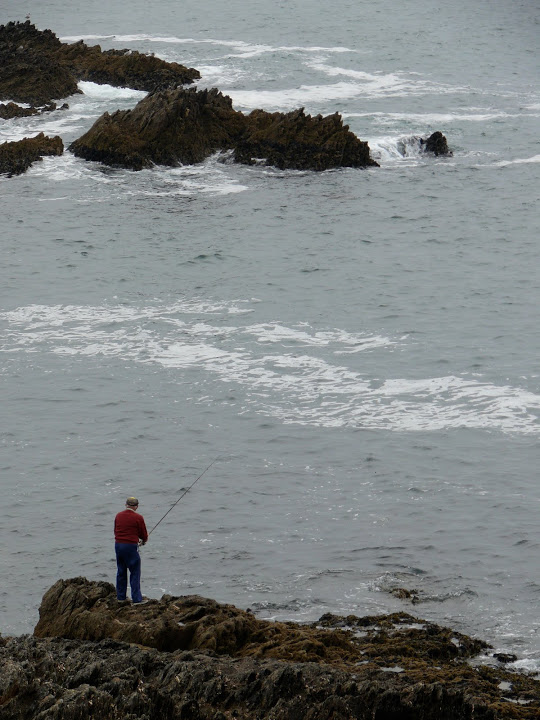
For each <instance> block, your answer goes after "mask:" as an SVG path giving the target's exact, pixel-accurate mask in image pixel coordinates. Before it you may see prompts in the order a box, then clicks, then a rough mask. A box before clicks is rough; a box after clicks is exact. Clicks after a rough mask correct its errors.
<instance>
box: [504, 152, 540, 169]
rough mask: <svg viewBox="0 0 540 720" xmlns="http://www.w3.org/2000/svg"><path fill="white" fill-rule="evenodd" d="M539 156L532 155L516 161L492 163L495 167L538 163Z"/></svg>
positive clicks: (539, 160)
mask: <svg viewBox="0 0 540 720" xmlns="http://www.w3.org/2000/svg"><path fill="white" fill-rule="evenodd" d="M539 162H540V155H534V156H533V157H530V158H519V159H517V160H501V161H500V162H497V163H494V165H495V166H496V167H507V166H508V165H524V164H527V163H539Z"/></svg>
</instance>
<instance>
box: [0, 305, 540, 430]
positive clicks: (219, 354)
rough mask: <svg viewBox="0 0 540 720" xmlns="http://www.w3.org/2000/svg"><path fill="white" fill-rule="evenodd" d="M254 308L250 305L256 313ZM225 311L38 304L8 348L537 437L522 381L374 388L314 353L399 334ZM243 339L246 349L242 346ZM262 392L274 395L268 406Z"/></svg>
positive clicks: (296, 407) (318, 419)
mask: <svg viewBox="0 0 540 720" xmlns="http://www.w3.org/2000/svg"><path fill="white" fill-rule="evenodd" d="M245 305H247V303H246V304H245ZM245 305H244V311H245V312H249V310H248V309H247V308H246V307H245ZM222 311H223V308H221V307H219V306H218V305H215V306H212V305H210V306H209V305H208V304H207V303H203V302H201V303H197V301H195V302H194V301H191V302H189V303H186V304H185V305H183V304H176V305H174V306H172V307H165V308H158V307H148V308H142V309H136V308H125V307H106V306H103V307H99V308H95V307H76V306H71V307H58V306H57V307H43V306H30V307H25V308H19V309H17V310H15V311H13V312H9V313H4V314H3V315H2V316H0V317H3V318H4V319H5V320H7V321H8V323H9V325H10V326H11V328H12V330H11V332H10V333H9V335H8V341H9V342H8V343H7V344H5V345H4V346H3V348H2V349H3V351H4V352H7V353H10V352H17V351H24V352H36V351H43V349H46V351H47V352H52V353H55V354H58V355H83V356H96V355H99V356H104V357H105V358H106V357H118V356H120V357H122V358H123V359H125V360H126V361H128V360H129V361H133V362H144V363H156V364H158V365H161V366H163V367H165V368H168V369H175V370H179V371H182V370H185V369H186V368H191V367H197V368H199V369H202V368H204V370H205V372H206V373H207V374H208V375H210V376H217V377H218V378H220V379H221V380H222V381H223V382H226V383H231V382H234V383H235V384H237V385H238V387H239V388H241V389H242V392H243V393H244V394H245V402H246V403H247V404H248V405H251V406H254V407H255V409H258V411H259V412H263V413H265V414H268V415H270V416H271V417H274V418H277V419H279V420H281V421H282V422H285V423H299V424H302V425H314V426H323V427H344V426H352V427H363V428H366V429H379V430H380V429H385V430H444V429H449V428H484V429H497V430H501V431H504V432H520V433H533V434H538V431H539V429H540V428H539V426H538V423H537V413H538V410H539V409H540V396H538V395H535V394H534V393H531V392H527V391H525V390H523V389H521V388H514V387H508V386H495V385H492V384H489V383H485V382H481V381H479V380H476V379H474V378H464V377H463V378H462V377H456V376H452V375H450V376H446V377H435V378H425V379H415V380H408V379H405V378H391V379H387V380H385V381H384V382H383V383H382V384H380V386H379V387H372V385H371V383H370V381H369V379H368V378H366V377H363V376H362V375H361V374H359V373H357V372H354V371H352V370H350V369H348V368H347V367H346V366H344V365H342V364H337V363H335V362H333V361H332V362H328V360H324V359H321V358H320V357H317V356H314V355H311V354H309V350H310V348H317V347H324V348H325V350H326V353H327V354H328V355H330V356H331V355H343V354H348V353H351V352H354V353H357V352H361V351H370V350H373V349H374V348H379V349H381V348H389V349H392V348H393V347H394V346H395V345H396V344H397V343H396V342H395V341H392V340H390V339H389V338H384V337H370V336H366V337H363V336H358V335H356V336H355V335H352V334H350V333H347V332H344V331H339V330H325V331H322V332H321V331H319V332H313V333H309V332H307V331H306V330H304V329H300V328H294V327H285V326H283V325H281V324H279V323H275V324H265V325H240V326H230V325H228V326H227V325H221V324H220V325H212V324H209V323H207V322H201V321H200V320H199V317H200V315H201V314H203V315H204V314H209V315H213V316H216V315H218V316H219V315H220V314H221V313H222ZM237 311H238V309H237V306H236V305H234V306H232V307H230V308H226V312H227V313H229V314H230V313H231V312H233V313H234V312H237ZM192 314H194V315H195V316H196V319H195V321H193V320H192V319H191V317H190V316H191V315H192ZM157 323H159V324H160V327H159V329H158V330H157V331H156V330H154V327H153V326H155V325H156V324H157ZM171 326H172V329H171ZM216 340H219V341H218V342H217V341H216ZM253 341H254V344H253ZM239 343H241V344H242V345H243V347H244V348H245V349H242V350H241V351H239V350H238V349H237V346H238V344H239ZM400 344H406V341H405V340H402V341H401V342H400ZM267 348H269V349H270V348H271V349H272V353H268V351H267ZM291 349H294V352H291ZM265 351H266V352H265ZM182 377H183V376H182V374H181V375H180V381H181V378H182ZM261 394H263V395H264V397H265V401H264V403H263V404H262V406H261V407H259V402H260V395H261Z"/></svg>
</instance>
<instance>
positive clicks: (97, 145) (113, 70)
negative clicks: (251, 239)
mask: <svg viewBox="0 0 540 720" xmlns="http://www.w3.org/2000/svg"><path fill="white" fill-rule="evenodd" d="M198 79H200V73H199V72H198V70H196V69H195V68H188V67H185V66H183V65H180V64H178V63H174V62H173V63H170V62H166V61H164V60H160V59H159V58H156V57H154V56H153V55H145V54H143V53H139V52H137V51H134V50H129V49H126V48H124V49H120V50H105V51H104V50H102V49H101V47H100V46H99V45H96V46H93V47H89V46H87V45H86V44H85V43H84V42H83V41H82V40H81V41H79V42H76V43H72V44H67V43H62V42H61V41H60V40H59V39H58V38H57V36H56V35H55V34H54V33H53V32H52V31H51V30H43V31H42V30H38V29H37V28H36V27H35V26H34V25H32V24H31V23H30V21H26V22H25V23H18V22H10V23H8V24H7V25H1V26H0V101H1V100H8V101H9V102H8V103H7V104H2V105H0V119H4V120H10V119H13V118H17V117H24V116H27V115H34V114H40V113H41V112H46V111H51V112H53V111H55V110H56V104H55V103H53V102H52V101H53V100H59V99H65V98H66V97H69V96H70V95H73V94H76V93H80V92H81V90H80V89H79V87H78V82H79V81H81V80H86V81H91V82H95V83H101V84H104V83H106V84H110V85H113V86H115V87H129V88H133V89H136V90H144V91H147V92H148V96H147V97H145V98H144V99H143V100H141V101H140V102H139V103H138V104H137V106H136V107H135V108H134V109H133V110H127V111H117V112H115V113H113V114H112V115H110V114H109V113H105V114H104V115H102V116H101V117H100V118H99V119H98V120H97V121H96V122H95V123H94V125H93V127H92V128H90V130H89V131H88V132H86V133H85V134H84V135H83V136H82V137H81V138H78V139H77V140H75V141H74V142H73V143H71V145H70V147H69V149H70V151H71V152H73V153H74V154H75V155H77V156H79V157H82V158H85V159H86V160H92V161H98V162H101V163H104V164H106V165H110V166H113V167H121V168H128V169H131V170H141V169H143V168H150V167H153V166H154V165H169V166H175V165H179V164H192V163H198V162H201V161H202V160H204V159H205V158H206V157H208V156H209V155H211V154H213V153H216V152H222V153H227V152H229V153H232V158H233V160H234V162H237V163H242V164H247V165H253V164H265V165H271V166H274V167H277V168H280V169H295V170H314V171H322V170H328V169H331V168H343V167H351V168H366V167H378V163H377V162H376V161H375V160H373V158H372V157H371V155H370V149H369V145H368V143H367V142H364V141H362V140H360V139H359V138H358V137H356V135H354V134H353V133H352V132H351V131H350V130H349V127H348V126H347V125H343V122H342V118H341V116H340V115H339V114H338V113H334V114H333V115H328V116H326V117H322V116H321V115H317V116H316V117H312V116H311V115H307V114H306V113H305V112H304V108H298V109H297V110H294V111H293V112H290V113H279V112H275V113H269V112H266V111H264V110H254V111H253V112H251V113H249V114H248V115H244V114H243V113H241V112H239V111H236V110H234V109H233V107H232V100H231V98H230V97H228V96H226V95H223V94H222V93H221V92H219V90H217V89H216V88H212V89H210V90H201V91H195V90H193V89H191V90H186V89H185V87H184V86H185V85H189V84H192V83H194V82H195V81H197V80H198ZM17 103H29V104H30V108H23V107H21V106H20V105H17ZM66 107H67V105H66V104H65V103H64V104H63V105H62V108H61V109H65V108H66ZM28 140H29V138H25V139H24V140H22V141H19V142H21V143H25V142H26V141H28ZM49 140H52V139H50V138H49ZM418 142H419V147H420V148H421V150H422V151H423V152H425V153H427V154H429V155H433V156H436V157H438V156H440V155H451V154H452V153H451V151H450V150H449V148H448V145H447V142H446V138H445V137H444V135H443V134H442V133H441V132H439V131H437V132H435V133H432V134H431V135H430V136H429V137H428V138H426V139H424V138H418ZM2 147H3V146H0V150H1V149H2ZM26 147H27V146H26V145H20V147H19V148H9V152H16V153H18V154H19V155H22V154H24V153H25V152H26ZM6 150H7V149H6ZM35 159H36V158H35V156H34V154H33V153H29V155H28V161H27V162H26V164H25V167H24V169H26V168H27V167H29V166H30V165H31V164H32V162H34V161H35ZM21 167H23V165H21ZM0 173H7V174H8V176H12V175H14V174H17V172H12V171H11V170H10V167H9V165H8V166H7V169H5V166H3V165H0Z"/></svg>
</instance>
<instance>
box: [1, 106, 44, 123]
mask: <svg viewBox="0 0 540 720" xmlns="http://www.w3.org/2000/svg"><path fill="white" fill-rule="evenodd" d="M38 114H39V110H38V109H37V108H35V107H29V108H23V107H21V106H20V105H17V104H16V103H14V102H8V103H6V104H0V119H2V120H11V119H12V118H16V117H29V116H30V115H38Z"/></svg>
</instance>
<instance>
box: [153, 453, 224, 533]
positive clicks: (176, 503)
mask: <svg viewBox="0 0 540 720" xmlns="http://www.w3.org/2000/svg"><path fill="white" fill-rule="evenodd" d="M218 460H219V457H217V458H216V459H215V460H212V462H211V463H210V465H209V466H208V467H207V468H205V469H204V470H203V471H202V473H201V474H200V475H199V477H198V478H195V480H194V481H193V482H192V483H191V485H190V486H189V487H188V489H187V490H184V492H183V493H182V494H181V495H180V497H179V498H178V500H177V501H176V502H175V503H173V504H172V505H171V507H170V508H169V509H168V510H167V512H166V513H165V515H164V516H163V517H162V518H161V520H159V521H158V522H157V523H156V524H155V525H154V527H153V528H152V529H151V530H150V532H149V533H148V537H150V535H151V534H152V533H153V532H154V530H155V529H156V528H157V526H158V525H159V523H160V522H161V521H162V520H165V518H166V517H167V515H168V514H169V513H170V512H171V510H173V509H174V508H175V507H176V506H177V505H178V503H179V502H180V500H181V499H182V498H183V497H184V495H187V493H188V492H189V491H190V490H191V488H192V487H193V486H194V485H195V483H196V482H198V481H199V480H200V479H201V478H202V476H203V475H205V474H206V473H207V472H208V470H210V468H211V467H212V465H213V464H214V463H216V462H217V461H218Z"/></svg>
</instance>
